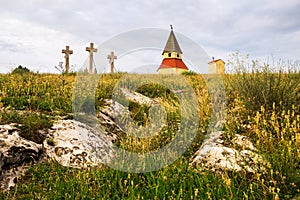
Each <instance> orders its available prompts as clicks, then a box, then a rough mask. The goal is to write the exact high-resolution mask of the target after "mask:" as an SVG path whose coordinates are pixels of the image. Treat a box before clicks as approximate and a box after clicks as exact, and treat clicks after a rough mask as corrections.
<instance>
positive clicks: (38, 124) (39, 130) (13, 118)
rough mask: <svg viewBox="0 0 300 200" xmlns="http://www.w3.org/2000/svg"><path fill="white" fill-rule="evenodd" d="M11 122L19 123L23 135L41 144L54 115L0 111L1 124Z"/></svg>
mask: <svg viewBox="0 0 300 200" xmlns="http://www.w3.org/2000/svg"><path fill="white" fill-rule="evenodd" d="M10 123H16V124H18V125H19V126H18V128H19V129H20V133H19V134H20V136H21V137H23V138H25V139H28V140H31V141H34V142H36V143H39V144H41V143H43V141H44V139H45V137H46V135H47V131H48V129H49V128H50V127H51V126H52V117H50V116H47V115H45V114H41V113H32V112H20V111H19V112H18V111H9V112H4V113H3V112H0V124H10Z"/></svg>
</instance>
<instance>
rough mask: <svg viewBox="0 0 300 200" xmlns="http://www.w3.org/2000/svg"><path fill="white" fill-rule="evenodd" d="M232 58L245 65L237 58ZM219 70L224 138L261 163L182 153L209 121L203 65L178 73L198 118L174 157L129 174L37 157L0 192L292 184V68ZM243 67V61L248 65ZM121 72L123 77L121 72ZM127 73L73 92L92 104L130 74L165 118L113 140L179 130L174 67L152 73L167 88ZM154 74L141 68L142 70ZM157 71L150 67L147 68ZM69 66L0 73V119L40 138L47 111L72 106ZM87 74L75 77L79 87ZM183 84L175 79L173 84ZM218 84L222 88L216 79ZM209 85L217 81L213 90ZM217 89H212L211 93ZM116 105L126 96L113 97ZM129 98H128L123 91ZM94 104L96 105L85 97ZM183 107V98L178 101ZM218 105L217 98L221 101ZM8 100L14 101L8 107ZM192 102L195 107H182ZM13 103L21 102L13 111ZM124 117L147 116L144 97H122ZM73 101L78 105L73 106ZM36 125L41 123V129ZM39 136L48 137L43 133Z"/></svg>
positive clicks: (66, 195) (247, 191)
mask: <svg viewBox="0 0 300 200" xmlns="http://www.w3.org/2000/svg"><path fill="white" fill-rule="evenodd" d="M239 63H240V64H241V65H244V64H243V62H242V61H241V60H240V61H239ZM253 69H255V70H253V71H252V70H250V71H243V70H242V68H239V70H237V71H236V73H235V74H231V75H224V76H222V77H223V78H224V80H225V88H226V94H227V101H228V106H227V116H226V125H225V129H226V130H227V131H228V132H229V135H228V138H223V139H225V140H226V141H227V142H228V143H230V139H231V136H232V135H233V134H236V133H239V134H243V135H247V136H248V137H249V138H250V139H251V140H252V141H253V143H254V146H256V147H257V149H258V152H259V153H260V154H261V155H262V156H263V157H264V158H265V159H266V162H267V163H268V164H267V168H266V170H261V171H260V170H259V171H257V172H255V173H253V174H248V175H247V176H245V175H244V174H240V173H233V172H230V171H224V172H223V173H221V174H217V173H216V174H215V173H212V172H209V171H200V172H199V171H195V170H194V169H193V168H192V167H191V166H190V165H189V161H190V160H191V158H192V156H193V155H194V153H195V151H196V150H197V149H199V147H200V146H201V144H202V141H203V139H204V137H205V134H206V132H207V128H208V125H209V123H210V117H211V111H212V110H213V109H215V108H212V107H211V101H215V100H214V99H213V100H211V98H210V93H209V92H211V91H208V90H207V86H206V84H220V83H219V82H215V81H216V80H215V79H213V78H206V80H207V82H204V79H203V77H202V75H193V76H185V78H186V79H187V81H188V82H189V84H190V86H191V87H192V88H193V90H194V92H195V94H196V95H197V98H198V103H199V110H200V112H199V116H200V122H199V128H198V134H197V136H196V138H195V139H194V141H193V143H192V144H191V146H190V147H189V149H188V150H187V152H185V154H184V155H183V156H182V157H181V158H179V159H178V160H177V161H176V162H175V163H173V164H171V165H169V166H166V167H165V168H163V169H160V170H158V171H155V172H150V173H143V174H133V173H125V172H120V171H116V170H113V169H110V168H108V167H105V166H100V167H98V168H90V169H71V168H65V167H62V166H60V165H58V164H57V163H53V162H45V163H40V164H38V165H36V166H34V167H32V168H31V169H30V172H29V174H28V175H27V176H26V177H24V178H23V180H22V181H21V182H20V183H19V184H18V186H17V187H15V188H14V189H13V190H12V191H11V192H8V193H3V192H0V199H1V198H3V199H278V198H283V199H288V198H292V197H293V196H295V195H296V194H297V193H300V182H299V180H300V171H299V164H300V151H299V149H300V146H299V145H300V135H299V133H300V127H299V124H300V117H299V116H300V113H299V106H298V105H299V103H300V102H299V96H298V95H299V85H298V84H299V82H300V81H299V79H300V75H299V73H296V72H295V71H294V72H293V73H286V72H285V71H276V72H274V71H270V68H263V67H262V68H260V67H259V66H256V67H255V68H253ZM247 70H248V69H247ZM124 76H125V77H124ZM135 76H136V75H128V74H114V75H111V74H105V75H102V76H101V78H100V80H99V83H98V85H97V86H96V87H95V88H96V90H95V98H94V97H91V96H92V94H89V95H88V97H90V98H82V99H77V100H75V103H77V104H78V105H80V106H83V107H80V106H79V108H86V109H87V110H88V111H94V109H95V111H96V113H97V112H99V110H100V109H101V107H102V106H103V105H104V102H105V101H104V100H105V99H108V98H112V95H113V93H114V92H116V91H114V89H115V87H116V86H117V85H118V84H120V85H121V86H122V84H123V85H125V86H126V84H127V83H128V82H130V83H132V84H131V85H132V88H137V90H136V91H137V92H139V93H141V94H144V95H146V96H148V97H150V98H155V100H157V101H158V103H159V104H160V105H161V106H163V107H164V108H165V111H166V117H167V120H166V124H165V126H164V127H163V128H162V129H161V130H160V132H159V134H158V135H156V136H154V137H150V138H136V137H128V136H126V137H125V136H122V137H120V138H119V140H117V142H116V144H117V145H118V146H120V147H122V148H124V149H126V150H128V151H132V152H139V153H141V152H149V151H155V150H157V149H160V148H161V147H163V146H165V145H166V144H169V143H170V142H171V141H172V139H173V138H174V136H175V135H176V134H177V133H178V129H179V128H180V126H179V124H180V122H181V110H180V106H182V105H179V101H178V98H177V96H176V95H178V94H180V92H182V90H183V89H185V88H183V86H182V83H179V82H178V80H177V79H176V76H164V75H163V76H161V77H158V79H157V80H160V81H161V82H162V83H163V82H164V81H165V80H166V79H168V80H171V81H173V82H172V85H173V86H174V88H175V91H173V92H172V91H171V90H170V89H169V88H167V87H165V86H163V84H162V85H160V84H156V83H155V84H152V83H149V84H145V85H143V86H140V87H138V86H139V83H140V81H141V79H140V77H138V78H134V77H135ZM149 76H153V77H156V76H155V75H143V77H142V79H143V78H147V77H149ZM156 78H157V77H156ZM74 80H75V77H74V76H73V75H67V76H62V75H39V74H28V75H22V76H21V75H19V74H10V75H0V91H1V93H0V94H1V96H0V107H1V108H2V107H3V109H1V112H0V114H1V115H0V123H1V124H7V123H13V122H14V123H18V124H22V126H20V127H19V129H20V130H21V132H22V136H23V137H26V138H28V139H31V140H34V141H36V142H41V141H42V140H43V139H44V135H45V134H46V130H47V129H48V128H49V127H50V126H51V124H52V119H53V118H54V117H55V116H54V115H65V114H66V113H70V112H71V110H72V94H73V91H74V88H73V86H74ZM86 86H87V85H86V84H85V83H84V82H83V83H82V88H80V89H81V90H78V91H79V92H82V91H84V89H85V88H86ZM182 88H183V89H182ZM221 89H222V88H221ZM213 92H214V93H215V94H218V92H220V91H217V90H216V91H213ZM220 94H221V93H220ZM121 101H122V102H121V103H123V104H124V105H125V103H124V102H125V101H126V99H125V97H124V98H123V99H121ZM127 101H128V100H127ZM94 104H95V107H94V106H93V105H94ZM183 106H187V108H189V106H190V105H183ZM220 106H222V105H220ZM14 109H15V110H14ZM189 109H195V108H189ZM20 110H22V111H20ZM129 110H130V111H131V112H132V116H131V117H132V119H133V120H134V121H135V122H136V123H137V125H138V126H144V127H147V125H149V115H150V112H149V111H150V107H149V106H148V105H143V104H138V103H136V102H133V101H129ZM79 111H80V110H79ZM40 130H44V131H40ZM47 142H48V144H51V145H53V144H54V141H52V140H51V139H48V141H47Z"/></svg>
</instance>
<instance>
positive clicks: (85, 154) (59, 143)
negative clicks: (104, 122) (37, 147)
mask: <svg viewBox="0 0 300 200" xmlns="http://www.w3.org/2000/svg"><path fill="white" fill-rule="evenodd" d="M111 140H112V139H111V138H110V137H108V136H107V135H106V134H105V133H104V132H101V130H95V129H94V128H91V127H89V126H87V125H85V124H83V123H80V122H77V121H74V120H60V121H57V122H56V123H55V124H54V125H53V127H52V128H51V130H49V134H48V138H47V139H46V140H45V141H44V146H45V154H46V156H47V157H48V158H50V159H53V160H55V161H57V162H58V163H59V164H61V165H63V166H67V167H76V168H80V167H88V166H97V165H99V164H101V163H107V162H109V161H110V159H111V158H112V157H113V145H112V142H111Z"/></svg>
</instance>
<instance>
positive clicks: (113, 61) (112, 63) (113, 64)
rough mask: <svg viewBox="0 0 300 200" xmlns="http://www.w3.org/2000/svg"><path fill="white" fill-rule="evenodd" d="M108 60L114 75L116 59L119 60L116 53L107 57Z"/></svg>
mask: <svg viewBox="0 0 300 200" xmlns="http://www.w3.org/2000/svg"><path fill="white" fill-rule="evenodd" d="M107 59H109V64H110V73H114V68H115V59H117V56H115V53H114V52H113V51H112V52H111V53H110V55H107Z"/></svg>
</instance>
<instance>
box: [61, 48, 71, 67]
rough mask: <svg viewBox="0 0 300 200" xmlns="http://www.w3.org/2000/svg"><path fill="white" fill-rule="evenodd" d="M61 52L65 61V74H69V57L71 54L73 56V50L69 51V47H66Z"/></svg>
mask: <svg viewBox="0 0 300 200" xmlns="http://www.w3.org/2000/svg"><path fill="white" fill-rule="evenodd" d="M61 52H62V53H64V54H65V59H66V63H65V72H66V73H69V69H70V63H69V62H70V60H69V57H70V55H71V54H73V50H70V47H69V46H66V49H63V50H61Z"/></svg>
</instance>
